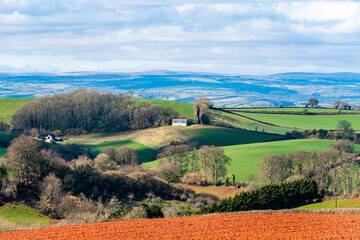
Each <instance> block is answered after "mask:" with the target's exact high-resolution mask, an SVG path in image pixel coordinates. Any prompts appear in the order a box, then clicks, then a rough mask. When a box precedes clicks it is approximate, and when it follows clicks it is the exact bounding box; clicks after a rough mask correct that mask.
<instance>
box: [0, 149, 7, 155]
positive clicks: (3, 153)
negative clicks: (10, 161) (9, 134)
mask: <svg viewBox="0 0 360 240" xmlns="http://www.w3.org/2000/svg"><path fill="white" fill-rule="evenodd" d="M5 154H6V148H3V147H0V157H4V156H5Z"/></svg>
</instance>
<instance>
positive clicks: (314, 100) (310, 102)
mask: <svg viewBox="0 0 360 240" xmlns="http://www.w3.org/2000/svg"><path fill="white" fill-rule="evenodd" d="M318 104H319V100H317V99H315V98H310V99H309V101H308V105H310V106H311V107H314V106H317V105H318Z"/></svg>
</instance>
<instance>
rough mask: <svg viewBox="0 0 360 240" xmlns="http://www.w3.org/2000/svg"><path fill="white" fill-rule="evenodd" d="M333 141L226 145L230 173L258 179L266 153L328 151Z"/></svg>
mask: <svg viewBox="0 0 360 240" xmlns="http://www.w3.org/2000/svg"><path fill="white" fill-rule="evenodd" d="M331 143H333V141H331V140H319V139H296V140H284V141H274V142H261V143H252V144H240V145H233V146H225V147H224V149H225V154H226V155H227V156H228V157H230V158H231V159H232V161H231V164H230V165H229V166H228V167H227V169H228V173H229V174H234V175H235V178H236V181H242V182H245V181H246V180H247V179H246V177H247V175H248V174H249V173H253V174H254V175H255V179H258V174H259V173H258V171H259V169H258V163H259V161H260V159H261V157H263V156H264V155H266V154H274V155H281V154H284V153H287V152H296V151H300V150H304V151H313V152H318V151H328V150H330V145H331ZM355 152H360V145H355ZM159 162H160V160H156V161H152V162H149V163H147V164H146V165H145V167H148V168H156V167H157V165H158V163H159ZM255 183H258V180H255Z"/></svg>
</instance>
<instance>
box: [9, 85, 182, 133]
mask: <svg viewBox="0 0 360 240" xmlns="http://www.w3.org/2000/svg"><path fill="white" fill-rule="evenodd" d="M178 115H179V114H178V113H177V112H175V111H174V110H173V109H172V108H171V107H162V106H159V105H152V104H151V103H149V102H146V101H136V100H134V99H133V98H131V97H130V96H129V95H117V94H110V93H100V92H97V91H93V90H88V89H77V90H75V91H72V92H69V93H61V94H56V95H54V96H53V97H50V96H47V97H43V98H38V99H35V100H33V101H31V102H28V103H25V104H24V105H23V106H22V107H21V108H20V110H19V111H18V112H17V113H16V114H15V115H14V116H13V119H12V122H11V124H12V126H13V128H14V129H18V130H30V129H33V128H35V129H43V130H47V131H54V130H61V131H63V132H65V131H66V130H68V129H82V130H86V131H91V132H119V131H125V130H129V129H142V128H149V127H159V126H164V125H168V124H169V123H170V122H171V119H173V118H176V117H178Z"/></svg>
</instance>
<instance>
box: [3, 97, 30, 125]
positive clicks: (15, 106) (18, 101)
mask: <svg viewBox="0 0 360 240" xmlns="http://www.w3.org/2000/svg"><path fill="white" fill-rule="evenodd" d="M31 100H33V98H0V121H4V122H7V123H10V122H11V119H12V116H13V115H14V114H15V113H16V112H17V111H18V110H19V109H20V107H21V106H22V105H23V104H24V103H26V102H29V101H31Z"/></svg>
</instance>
